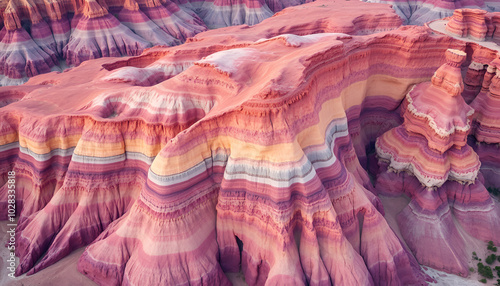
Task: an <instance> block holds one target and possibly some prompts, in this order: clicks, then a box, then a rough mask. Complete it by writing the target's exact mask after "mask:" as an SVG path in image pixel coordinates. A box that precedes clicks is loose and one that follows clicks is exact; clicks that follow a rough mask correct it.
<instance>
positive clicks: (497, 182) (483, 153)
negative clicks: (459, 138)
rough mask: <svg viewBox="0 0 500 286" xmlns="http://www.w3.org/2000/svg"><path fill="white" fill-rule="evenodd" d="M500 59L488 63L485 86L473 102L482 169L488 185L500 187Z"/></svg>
mask: <svg viewBox="0 0 500 286" xmlns="http://www.w3.org/2000/svg"><path fill="white" fill-rule="evenodd" d="M499 68H500V58H496V59H494V60H493V61H491V62H490V63H489V64H488V65H487V71H486V73H485V76H484V80H483V83H482V88H481V91H480V92H479V94H478V95H477V97H476V98H475V99H474V101H473V102H472V103H471V106H472V107H473V108H474V109H475V110H476V113H475V114H474V130H473V134H474V138H473V140H471V141H473V142H471V144H472V146H474V148H475V151H476V152H477V153H478V155H479V157H480V159H481V172H482V173H483V175H484V178H485V184H486V185H487V186H489V187H493V188H500V177H499V176H500V171H499V169H498V168H499V167H500V155H498V146H499V144H500V120H499V118H498V112H499V109H500V71H499V70H498V69H499Z"/></svg>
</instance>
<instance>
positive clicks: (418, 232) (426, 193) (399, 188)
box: [376, 164, 500, 277]
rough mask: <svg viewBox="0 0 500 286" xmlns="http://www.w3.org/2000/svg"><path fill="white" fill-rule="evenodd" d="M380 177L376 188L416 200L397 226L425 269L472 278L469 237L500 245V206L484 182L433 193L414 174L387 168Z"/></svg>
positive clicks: (454, 185) (452, 185) (452, 184)
mask: <svg viewBox="0 0 500 286" xmlns="http://www.w3.org/2000/svg"><path fill="white" fill-rule="evenodd" d="M380 171H381V173H380V175H379V176H378V177H377V183H376V187H377V190H378V191H379V192H380V193H381V194H386V195H392V196H394V195H401V194H403V193H404V194H406V195H407V196H409V197H410V198H411V201H410V203H409V204H408V205H407V206H406V207H405V208H404V209H403V211H402V212H401V213H400V214H398V217H397V220H398V225H399V228H400V230H401V235H402V236H403V238H404V240H405V242H406V243H407V245H408V247H409V248H410V249H411V250H412V252H413V253H414V254H415V257H416V258H417V260H418V261H419V262H420V263H421V264H424V265H428V266H431V267H433V268H436V269H440V270H443V271H446V272H448V273H455V274H459V275H461V276H464V277H466V276H468V273H469V272H468V271H469V270H468V261H469V259H470V253H466V252H465V250H466V249H467V248H466V245H467V243H469V238H468V236H467V235H470V236H472V237H475V238H478V239H481V240H483V241H489V240H492V241H495V243H498V234H499V231H498V227H499V222H498V215H499V214H500V206H499V205H498V203H496V202H495V201H494V200H493V199H492V198H491V197H490V195H489V193H488V191H487V190H486V188H485V187H484V185H483V184H482V183H481V181H479V180H476V181H475V182H474V183H473V184H470V185H462V184H460V183H458V182H454V181H448V182H446V183H444V184H443V186H441V187H439V188H437V189H431V188H427V187H425V186H422V184H421V183H420V182H419V180H418V179H417V178H416V177H415V176H413V175H411V174H408V173H405V172H399V173H395V172H388V171H387V164H381V169H380ZM461 229H464V230H465V232H466V233H467V235H465V234H463V233H462V232H461Z"/></svg>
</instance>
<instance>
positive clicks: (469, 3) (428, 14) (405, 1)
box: [362, 0, 500, 25]
mask: <svg viewBox="0 0 500 286" xmlns="http://www.w3.org/2000/svg"><path fill="white" fill-rule="evenodd" d="M362 1H365V2H370V3H387V4H391V5H392V7H393V8H394V10H395V11H396V13H398V15H399V16H400V17H401V19H403V22H404V23H405V24H409V25H423V24H425V23H427V22H429V21H433V20H436V19H442V18H445V17H449V16H451V15H453V12H454V10H456V9H462V8H473V9H483V10H486V11H490V12H493V11H500V3H499V2H498V1H495V0H416V1H415V0H362Z"/></svg>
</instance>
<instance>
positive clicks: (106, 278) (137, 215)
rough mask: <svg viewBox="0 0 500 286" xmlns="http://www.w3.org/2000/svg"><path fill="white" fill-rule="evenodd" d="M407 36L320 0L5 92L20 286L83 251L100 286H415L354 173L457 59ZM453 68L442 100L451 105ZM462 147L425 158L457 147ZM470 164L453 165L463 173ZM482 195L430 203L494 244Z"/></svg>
mask: <svg viewBox="0 0 500 286" xmlns="http://www.w3.org/2000/svg"><path fill="white" fill-rule="evenodd" d="M130 3H131V4H130V6H131V7H132V6H134V5H132V4H133V3H132V2H130ZM137 3H138V5H139V7H140V5H141V4H140V3H139V2H137ZM127 5H128V4H127ZM180 5H182V3H180ZM100 7H103V8H104V6H103V5H102V4H100ZM110 7H112V6H111V5H109V6H108V8H106V9H109V10H111V8H110ZM193 7H194V5H193ZM183 9H187V8H183ZM109 10H108V11H109ZM129 10H130V11H132V10H133V9H129ZM141 11H142V10H141ZM304 11H306V13H304ZM186 13H187V12H186ZM108 14H109V12H108ZM144 14H146V13H145V12H144ZM187 14H189V13H187ZM101 17H102V16H101ZM400 24H401V20H400V19H399V17H398V16H397V15H396V14H395V13H394V11H393V10H392V9H390V8H389V6H388V5H380V4H364V3H359V2H353V1H346V2H329V1H326V0H320V1H318V2H315V3H311V4H305V5H303V6H300V7H292V8H288V9H285V10H284V11H282V12H280V13H279V14H278V15H276V16H274V17H271V18H269V19H266V20H265V21H263V22H261V23H260V24H258V25H255V26H252V27H248V26H237V27H229V28H225V29H223V30H211V31H207V32H203V33H200V34H198V35H196V36H194V37H193V38H190V39H188V40H187V41H186V43H184V44H183V45H180V46H176V47H153V48H150V49H147V50H146V51H145V52H144V53H143V54H141V55H140V56H137V57H126V58H122V59H113V58H101V59H96V60H91V61H87V62H84V63H83V64H81V65H79V66H78V67H76V68H73V69H71V70H69V71H67V72H64V73H61V74H45V75H40V76H37V77H34V78H32V79H30V81H29V82H28V83H27V84H25V85H22V86H16V87H3V88H0V180H1V181H0V185H1V187H0V209H7V207H6V204H7V200H6V198H7V196H6V194H7V184H6V182H5V178H6V174H7V172H9V171H10V170H15V172H16V194H17V195H16V199H17V201H16V202H17V208H18V210H19V213H18V214H19V221H18V228H17V229H16V233H17V237H16V243H17V245H16V255H17V256H18V257H19V261H20V263H19V266H18V268H17V274H18V275H19V274H22V273H29V274H33V273H35V272H38V271H40V270H42V269H44V268H45V267H48V266H49V265H52V264H54V263H56V262H57V261H59V260H60V259H61V258H63V257H64V256H66V255H68V254H69V253H70V252H71V251H73V250H75V249H77V248H79V247H82V246H85V245H88V247H87V249H86V251H85V253H84V254H83V255H82V257H81V258H80V261H79V266H78V267H79V270H80V271H81V272H82V273H84V274H85V275H87V277H89V278H90V279H92V280H93V281H95V282H97V283H99V284H101V285H119V284H133V285H164V284H166V285H172V284H181V285H182V284H195V285H230V282H229V281H228V279H227V277H226V275H225V274H224V273H225V272H238V271H241V272H242V273H244V275H245V280H246V282H247V283H248V284H249V285H261V284H264V283H269V284H271V285H275V284H283V285H290V284H299V285H307V284H309V285H321V284H325V285H330V284H341V285H426V280H428V277H426V276H425V275H424V274H423V273H422V272H421V270H420V267H419V265H418V263H417V261H416V260H415V258H414V256H413V254H412V253H411V252H410V251H409V250H408V249H407V248H406V247H405V244H404V243H403V242H401V241H400V239H399V238H398V236H397V235H396V234H395V233H394V232H393V230H392V229H391V228H390V227H389V225H388V223H387V222H386V220H385V219H384V216H383V213H384V212H383V207H382V205H381V203H380V201H379V199H378V198H377V197H376V196H375V195H374V194H373V192H372V191H375V190H374V189H373V186H372V185H371V183H370V178H369V176H368V174H367V172H366V171H365V169H364V168H363V167H362V166H365V165H366V161H367V154H366V149H367V147H368V146H369V145H370V142H373V141H374V140H375V138H377V137H378V136H380V135H382V134H384V132H386V131H387V130H389V129H391V128H393V127H396V126H398V125H399V124H401V118H400V116H399V114H398V112H397V111H398V107H399V106H400V103H401V101H402V100H403V99H404V98H405V95H406V94H407V93H408V90H410V89H411V87H412V86H413V85H415V84H417V83H421V82H425V81H428V80H430V79H431V76H432V75H433V73H434V72H435V71H436V69H438V68H439V67H440V65H441V64H442V63H443V62H444V60H445V58H444V52H445V51H446V50H447V49H449V48H454V49H465V43H464V42H462V41H457V40H455V39H453V38H450V37H446V36H440V35H435V34H433V33H432V32H431V31H430V30H429V29H428V28H426V27H399V26H400ZM379 31H383V32H379ZM409 66H411V67H412V68H411V69H409V68H408V67H409ZM449 69H450V68H443V69H440V72H439V73H438V75H439V78H438V79H435V80H434V82H436V84H437V83H438V82H439V86H440V87H436V89H437V90H439V91H440V92H445V91H447V90H454V88H455V87H454V85H453V84H450V83H451V81H453V80H455V79H456V78H455V77H450V71H449ZM414 90H415V89H414ZM62 95H64V96H62ZM422 96H424V95H422ZM455 98H460V97H458V96H457V97H455ZM415 102H419V101H418V98H416V99H415ZM420 107H422V106H420V105H418V106H417V108H420ZM424 107H425V106H424ZM405 108H406V110H409V109H411V107H409V105H408V106H407V107H405ZM418 110H420V109H418ZM467 113H468V112H467ZM457 116H459V115H457ZM405 120H407V119H406V118H405ZM412 120H419V119H418V118H413V119H412ZM436 122H437V124H438V125H437V126H438V127H440V126H441V125H440V124H441V123H442V122H441V121H436ZM464 122H467V121H465V120H462V121H461V122H460V124H461V125H459V126H460V127H464V125H463V123H464ZM440 128H441V127H440ZM459 129H460V128H459ZM462 129H463V128H462ZM446 130H448V129H446ZM455 133H456V134H453V136H450V138H449V140H448V141H446V140H445V141H444V142H442V141H440V140H436V144H437V145H439V146H446V144H448V143H449V142H453V143H455V144H459V145H460V144H463V142H464V141H463V136H466V134H464V132H462V133H461V131H460V130H458V131H457V132H455ZM429 134H431V133H429ZM429 136H430V135H429ZM422 138H425V137H423V136H422ZM421 145H423V144H421ZM421 145H419V146H421ZM466 147H467V145H465V146H464V147H462V149H463V153H460V152H455V153H453V154H452V155H453V156H455V157H459V156H464V157H467V156H468V157H467V158H472V157H473V156H472V155H470V154H473V152H471V151H470V148H468V149H467V148H466ZM443 148H444V147H443ZM468 150H469V151H468ZM467 152H468V153H467ZM466 163H467V162H466ZM460 164H462V165H460ZM455 165H457V164H455ZM455 165H454V166H455ZM463 165H464V163H460V162H458V166H459V167H461V168H460V171H463V169H464V168H463ZM470 165H471V167H470V169H471V170H472V171H471V172H473V170H474V168H475V167H474V165H473V164H470ZM469 173H470V172H469ZM469 173H467V172H465V173H464V174H465V175H463V176H462V177H463V178H465V179H467V178H472V176H471V175H470V174H469ZM412 178H414V179H415V180H416V177H412ZM407 181H408V182H411V180H407ZM416 181H417V183H412V184H411V185H412V186H420V185H419V183H418V180H416ZM448 184H456V185H448ZM457 186H459V187H460V188H462V189H460V188H457ZM483 189H484V188H481V185H480V184H471V185H470V187H467V186H463V185H461V184H459V183H457V182H455V181H451V182H447V183H445V184H443V186H442V187H441V188H440V191H441V193H440V194H441V195H440V196H439V198H442V197H443V196H445V195H448V194H449V199H447V202H448V201H449V202H450V205H451V206H450V207H449V208H453V213H454V215H455V218H456V219H457V221H459V222H460V223H461V224H463V225H465V226H464V228H465V229H466V230H467V231H469V232H474V231H475V232H478V233H481V235H484V236H483V237H481V239H488V240H489V239H490V237H489V235H490V234H491V231H490V232H488V231H487V229H489V228H491V220H492V218H493V217H487V215H488V214H491V212H488V211H487V210H488V208H494V207H495V205H491V204H490V205H487V204H486V203H485V201H486V200H487V198H489V195H488V196H487V198H486V197H484V196H483V195H484V192H483ZM426 190H427V189H426ZM399 191H400V190H399ZM471 194H474V195H472V196H471ZM476 194H477V195H476ZM486 194H487V193H486ZM429 195H431V196H434V195H436V193H430V194H429ZM420 201H421V203H418V204H416V203H413V204H416V206H415V208H416V207H418V206H420V205H423V206H424V207H425V208H426V209H430V210H432V209H433V208H434V209H437V208H439V207H440V206H441V204H440V201H439V200H437V198H435V197H431V198H430V199H429V197H428V196H424V194H422V196H421V199H420V200H419V201H418V202H420ZM471 207H474V208H475V209H476V212H475V213H474V212H472V211H471V210H470V208H471ZM441 212H444V213H446V209H445V208H443V211H441V210H440V211H439V213H441ZM433 213H436V212H433ZM0 215H2V219H6V214H4V213H1V214H0ZM494 218H495V219H496V218H497V216H496V217H494ZM477 219H482V220H483V221H482V222H481V223H477V224H476V223H474V222H475V221H476V220H477ZM415 221H416V222H417V225H418V222H419V220H418V218H417V219H415ZM450 225H451V224H450ZM420 226H422V225H421V224H420ZM493 226H495V227H496V225H493ZM438 227H441V225H438ZM494 229H498V227H496V228H494ZM485 230H486V231H485ZM451 231H453V229H451V230H450V232H451ZM434 240H435V241H437V242H439V241H440V238H439V237H437V238H434ZM458 240H459V239H458ZM494 240H495V239H494ZM495 241H496V240H495ZM411 242H412V240H411V239H409V240H408V241H407V244H408V245H413V244H412V243H411ZM453 243H454V245H458V244H459V243H460V240H459V241H457V242H453ZM438 245H439V244H438ZM438 257H441V256H438ZM453 271H454V270H453Z"/></svg>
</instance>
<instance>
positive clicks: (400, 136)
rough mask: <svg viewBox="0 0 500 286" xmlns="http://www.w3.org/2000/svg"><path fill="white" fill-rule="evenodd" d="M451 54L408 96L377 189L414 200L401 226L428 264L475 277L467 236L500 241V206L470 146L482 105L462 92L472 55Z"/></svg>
mask: <svg viewBox="0 0 500 286" xmlns="http://www.w3.org/2000/svg"><path fill="white" fill-rule="evenodd" d="M446 59H447V62H446V64H444V65H442V66H441V67H440V68H439V69H438V70H437V71H436V73H435V74H434V76H433V77H432V80H431V82H425V83H420V84H418V85H416V86H415V87H414V88H413V89H412V90H411V91H410V92H409V93H408V94H407V96H406V98H405V101H404V103H403V107H402V112H403V117H404V123H403V124H402V125H401V126H398V127H396V128H393V129H391V130H389V131H388V132H386V133H384V135H382V136H381V137H379V138H377V141H376V151H377V155H378V158H379V165H380V174H379V176H378V178H377V184H376V188H377V190H378V191H379V192H380V193H382V194H390V195H395V194H401V193H405V194H406V195H408V196H409V197H410V198H411V201H410V203H409V204H408V205H407V206H406V207H405V208H404V209H403V211H401V213H399V214H398V225H399V228H400V230H401V234H402V236H403V237H404V240H405V242H406V244H407V245H408V246H409V248H410V249H411V250H412V252H413V253H414V254H415V257H416V258H417V260H418V261H419V262H420V263H422V264H425V265H428V266H431V267H433V268H437V269H441V270H444V271H447V272H451V273H455V274H460V275H463V276H467V275H468V271H469V270H468V265H467V263H468V260H469V255H470V254H469V252H468V251H467V248H466V245H467V239H468V236H467V235H469V236H472V237H475V238H478V239H480V240H493V241H495V243H498V242H500V240H499V234H500V230H499V227H500V223H499V222H498V217H499V215H500V206H499V204H498V203H497V202H496V201H494V200H493V199H492V198H491V197H490V195H489V193H488V191H487V190H486V188H485V187H484V185H483V183H482V181H481V180H480V178H478V175H479V168H480V166H481V163H480V161H479V156H478V155H477V154H476V153H475V152H474V150H473V149H472V147H471V146H469V145H467V135H468V134H469V133H470V131H471V125H472V116H473V113H474V109H472V108H471V107H470V106H468V105H467V104H466V103H465V101H464V99H463V98H462V97H461V96H460V95H461V93H462V91H463V90H464V84H463V80H462V74H461V64H462V63H463V62H464V61H465V60H466V53H465V52H463V51H460V50H451V49H450V50H447V51H446ZM461 229H463V230H465V233H466V235H465V234H463V233H462V231H461Z"/></svg>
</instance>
